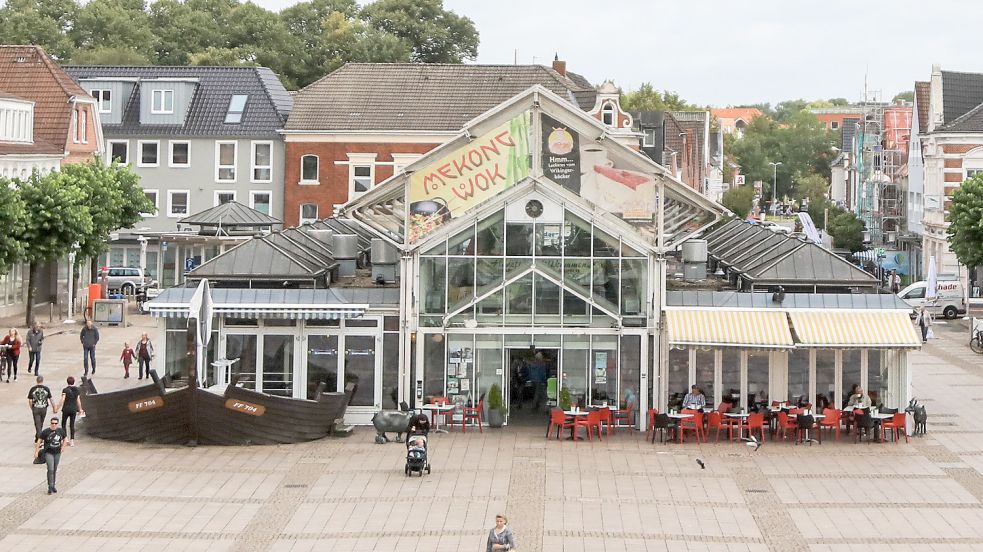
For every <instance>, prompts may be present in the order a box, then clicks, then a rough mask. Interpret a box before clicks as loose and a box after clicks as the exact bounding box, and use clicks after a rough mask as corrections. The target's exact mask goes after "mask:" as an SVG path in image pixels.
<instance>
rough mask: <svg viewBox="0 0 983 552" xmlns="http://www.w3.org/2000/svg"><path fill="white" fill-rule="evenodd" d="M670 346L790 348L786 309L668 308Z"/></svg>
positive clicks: (790, 339) (790, 340)
mask: <svg viewBox="0 0 983 552" xmlns="http://www.w3.org/2000/svg"><path fill="white" fill-rule="evenodd" d="M666 322H667V323H668V330H669V344H670V345H706V346H723V347H756V348H780V349H785V348H791V347H792V346H793V343H792V332H791V331H790V330H789V326H788V319H787V318H786V316H785V311H778V310H775V311H768V310H760V311H753V310H721V309H712V310H711V309H671V310H670V309H667V310H666Z"/></svg>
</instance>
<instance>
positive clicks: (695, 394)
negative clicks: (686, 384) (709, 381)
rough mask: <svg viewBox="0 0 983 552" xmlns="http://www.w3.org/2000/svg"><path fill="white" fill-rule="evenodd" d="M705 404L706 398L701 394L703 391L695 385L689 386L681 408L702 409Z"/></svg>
mask: <svg viewBox="0 0 983 552" xmlns="http://www.w3.org/2000/svg"><path fill="white" fill-rule="evenodd" d="M706 405H707V398H706V397H705V396H704V395H703V391H702V390H701V389H700V388H699V387H698V386H696V385H694V386H693V387H692V388H690V392H689V393H686V396H685V397H683V408H684V409H686V408H693V409H696V410H701V409H703V407H704V406H706Z"/></svg>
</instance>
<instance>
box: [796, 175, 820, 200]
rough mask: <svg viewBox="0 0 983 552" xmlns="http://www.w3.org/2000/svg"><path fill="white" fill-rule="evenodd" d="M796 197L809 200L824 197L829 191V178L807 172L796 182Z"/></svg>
mask: <svg viewBox="0 0 983 552" xmlns="http://www.w3.org/2000/svg"><path fill="white" fill-rule="evenodd" d="M794 191H795V197H796V198H798V199H802V198H808V199H809V202H810V203H812V202H813V201H818V200H821V199H824V198H825V197H826V194H827V193H828V192H829V179H828V178H826V177H825V176H822V175H820V174H807V175H805V176H803V177H802V178H800V179H799V180H798V181H796V183H795V190H794Z"/></svg>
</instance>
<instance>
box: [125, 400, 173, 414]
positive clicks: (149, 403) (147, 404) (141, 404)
mask: <svg viewBox="0 0 983 552" xmlns="http://www.w3.org/2000/svg"><path fill="white" fill-rule="evenodd" d="M163 406H164V399H163V398H162V397H159V396H156V397H147V398H146V399H137V400H135V401H131V402H130V403H129V404H127V405H126V407H127V408H128V409H129V410H130V412H147V411H148V410H154V409H155V408H161V407H163Z"/></svg>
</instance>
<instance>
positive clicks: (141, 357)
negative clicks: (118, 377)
mask: <svg viewBox="0 0 983 552" xmlns="http://www.w3.org/2000/svg"><path fill="white" fill-rule="evenodd" d="M153 359H154V344H153V343H152V342H151V341H150V336H148V335H147V332H143V333H142V334H140V341H139V342H137V363H138V364H139V370H140V371H139V373H138V377H137V379H143V369H144V367H146V368H147V378H148V379H149V378H150V361H151V360H153Z"/></svg>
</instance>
